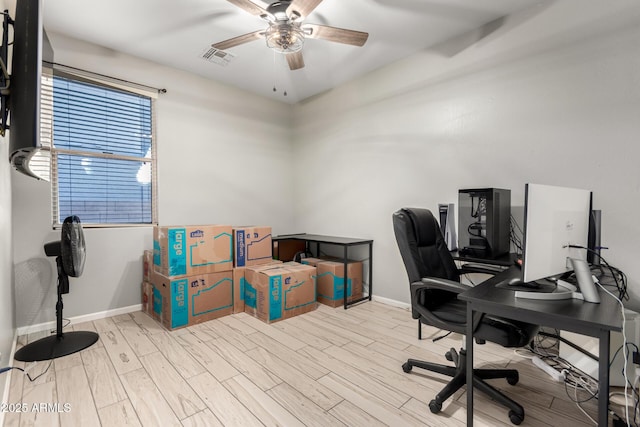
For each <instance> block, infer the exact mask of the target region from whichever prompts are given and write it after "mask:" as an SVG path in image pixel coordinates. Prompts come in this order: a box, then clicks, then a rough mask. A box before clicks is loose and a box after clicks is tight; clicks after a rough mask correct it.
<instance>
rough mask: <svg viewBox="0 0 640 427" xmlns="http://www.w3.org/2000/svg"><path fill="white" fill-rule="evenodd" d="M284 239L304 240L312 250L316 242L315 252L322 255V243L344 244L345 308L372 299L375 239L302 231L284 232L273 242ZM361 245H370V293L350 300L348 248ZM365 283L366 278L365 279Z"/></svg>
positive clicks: (276, 254)
mask: <svg viewBox="0 0 640 427" xmlns="http://www.w3.org/2000/svg"><path fill="white" fill-rule="evenodd" d="M284 240H300V241H304V242H306V248H307V250H308V251H311V249H310V243H315V254H316V255H320V245H323V244H326V245H335V246H342V248H343V257H342V258H343V261H344V283H345V290H344V309H345V310H346V309H347V308H348V307H349V306H350V305H353V304H356V303H359V302H361V301H365V300H369V301H371V296H372V290H373V285H372V282H373V240H369V239H355V238H351V237H335V236H323V235H319V234H307V233H300V234H284V235H281V236H274V237H272V241H273V242H279V241H284ZM361 245H367V246H368V247H369V258H368V261H369V280H368V282H369V295H368V296H363V297H362V298H358V299H355V300H351V301H348V295H347V289H346V284H347V279H348V274H347V264H348V262H349V260H348V250H349V247H351V246H361ZM274 256H275V257H276V258H277V257H278V253H277V250H276V251H275V253H274ZM363 285H364V280H363Z"/></svg>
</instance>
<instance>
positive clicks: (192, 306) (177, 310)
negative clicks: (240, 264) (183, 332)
mask: <svg viewBox="0 0 640 427" xmlns="http://www.w3.org/2000/svg"><path fill="white" fill-rule="evenodd" d="M152 280H153V283H152V284H153V304H152V307H151V309H152V313H151V315H152V317H153V318H155V319H156V320H158V321H159V322H160V323H162V324H163V325H164V327H165V328H167V329H169V330H172V329H177V328H182V327H185V326H189V325H195V324H198V323H202V322H206V321H207V320H212V319H217V318H218V317H222V316H226V315H228V314H231V313H232V312H233V277H232V274H231V271H223V272H219V273H210V274H201V275H195V276H184V277H167V276H164V275H161V274H157V273H155V274H153V275H152Z"/></svg>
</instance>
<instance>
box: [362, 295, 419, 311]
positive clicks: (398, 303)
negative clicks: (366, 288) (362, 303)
mask: <svg viewBox="0 0 640 427" xmlns="http://www.w3.org/2000/svg"><path fill="white" fill-rule="evenodd" d="M371 299H372V300H373V301H376V302H379V303H381V304H386V305H390V306H392V307H398V308H404V309H407V310H408V309H411V304H409V303H406V302H402V301H397V300H394V299H391V298H384V297H380V296H377V295H372V296H371Z"/></svg>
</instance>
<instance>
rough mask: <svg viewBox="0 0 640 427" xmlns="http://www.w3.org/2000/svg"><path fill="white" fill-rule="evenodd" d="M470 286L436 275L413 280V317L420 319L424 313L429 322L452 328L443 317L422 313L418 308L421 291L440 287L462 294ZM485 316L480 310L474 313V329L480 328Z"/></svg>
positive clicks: (444, 327)
mask: <svg viewBox="0 0 640 427" xmlns="http://www.w3.org/2000/svg"><path fill="white" fill-rule="evenodd" d="M469 288H470V286H468V285H465V284H462V283H459V282H455V281H452V280H447V279H438V278H435V277H423V278H422V280H421V281H420V282H413V283H412V284H411V286H410V289H411V307H412V316H413V318H414V319H418V318H420V317H421V316H420V315H421V314H422V315H423V316H425V317H426V318H428V319H429V320H430V322H429V324H431V325H433V326H436V327H439V328H441V329H449V330H451V329H450V328H447V325H446V324H444V323H443V321H442V320H441V319H439V318H437V317H435V316H433V315H431V313H430V312H428V311H422V313H420V311H421V310H417V309H416V307H418V306H419V304H418V301H419V297H420V293H421V292H422V291H425V290H428V289H438V290H443V291H447V292H452V293H455V294H460V293H462V292H464V291H466V290H468V289H469ZM483 318H484V313H479V312H476V313H474V316H473V320H472V321H473V330H474V331H475V330H477V329H478V326H479V325H480V322H481V321H482V319H483Z"/></svg>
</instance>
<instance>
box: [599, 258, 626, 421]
mask: <svg viewBox="0 0 640 427" xmlns="http://www.w3.org/2000/svg"><path fill="white" fill-rule="evenodd" d="M601 259H602V258H601ZM603 262H605V261H604V260H603ZM593 279H594V282H595V284H596V285H598V286H600V289H602V290H603V291H605V292H606V293H608V294H609V295H611V296H612V297H613V298H614V299H615V300H616V301H618V304H620V312H621V313H622V347H623V349H622V354H623V357H624V365H623V367H622V375H623V376H624V395H625V398H624V403H625V405H624V409H625V419H626V420H627V426H630V425H631V424H630V419H629V395H628V392H629V388H628V385H629V377H628V376H627V364H628V359H629V356H628V354H627V335H626V331H625V323H627V318H626V315H625V312H624V304H622V301H621V299H620V298H618V297H616V296H615V295H613V294H612V293H611V292H610V291H609V290H608V289H607V288H605V287H604V286H602V285H601V284H600V281H599V280H598V279H597V278H596V277H595V276H594V277H593ZM607 397H608V396H607Z"/></svg>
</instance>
